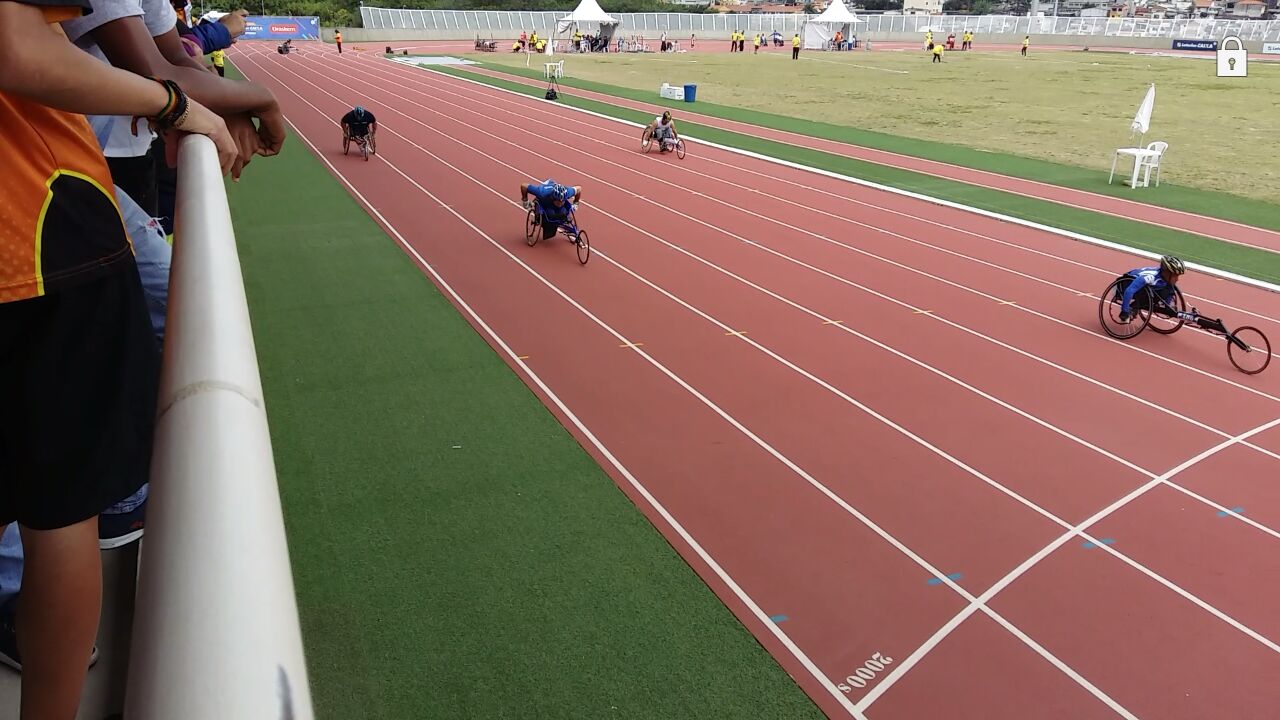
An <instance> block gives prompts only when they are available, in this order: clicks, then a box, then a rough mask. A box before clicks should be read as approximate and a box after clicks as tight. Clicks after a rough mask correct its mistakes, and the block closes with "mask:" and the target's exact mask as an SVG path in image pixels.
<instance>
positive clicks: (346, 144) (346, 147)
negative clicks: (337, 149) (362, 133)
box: [342, 135, 351, 155]
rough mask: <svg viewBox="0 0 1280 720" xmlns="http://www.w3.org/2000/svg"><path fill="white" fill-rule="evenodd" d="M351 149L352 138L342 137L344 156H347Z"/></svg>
mask: <svg viewBox="0 0 1280 720" xmlns="http://www.w3.org/2000/svg"><path fill="white" fill-rule="evenodd" d="M350 149H351V138H349V137H347V136H346V135H343V136H342V154H343V155H346V154H347V151H348V150H350Z"/></svg>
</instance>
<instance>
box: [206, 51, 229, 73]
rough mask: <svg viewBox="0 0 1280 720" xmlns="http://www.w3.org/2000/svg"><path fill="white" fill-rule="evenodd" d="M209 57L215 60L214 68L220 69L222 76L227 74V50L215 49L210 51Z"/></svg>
mask: <svg viewBox="0 0 1280 720" xmlns="http://www.w3.org/2000/svg"><path fill="white" fill-rule="evenodd" d="M209 59H210V60H212V61H213V69H214V70H217V71H218V75H219V76H221V77H226V76H227V52H226V51H225V50H214V51H213V52H211V53H209Z"/></svg>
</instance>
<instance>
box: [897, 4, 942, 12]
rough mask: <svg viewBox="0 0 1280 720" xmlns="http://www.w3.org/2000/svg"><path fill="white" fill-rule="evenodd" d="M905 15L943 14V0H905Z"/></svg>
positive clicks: (903, 7)
mask: <svg viewBox="0 0 1280 720" xmlns="http://www.w3.org/2000/svg"><path fill="white" fill-rule="evenodd" d="M902 14H903V15H941V14H942V0H903V2H902Z"/></svg>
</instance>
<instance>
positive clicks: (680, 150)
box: [676, 140, 684, 160]
mask: <svg viewBox="0 0 1280 720" xmlns="http://www.w3.org/2000/svg"><path fill="white" fill-rule="evenodd" d="M676 157H678V158H680V159H681V160H683V159H684V140H676Z"/></svg>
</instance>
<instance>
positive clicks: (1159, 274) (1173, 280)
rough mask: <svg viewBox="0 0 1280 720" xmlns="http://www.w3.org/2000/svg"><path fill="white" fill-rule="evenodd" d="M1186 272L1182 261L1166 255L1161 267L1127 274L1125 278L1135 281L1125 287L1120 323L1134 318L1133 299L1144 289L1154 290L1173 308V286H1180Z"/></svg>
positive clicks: (1121, 299) (1131, 271) (1141, 269)
mask: <svg viewBox="0 0 1280 720" xmlns="http://www.w3.org/2000/svg"><path fill="white" fill-rule="evenodd" d="M1186 271H1187V269H1186V267H1185V266H1184V265H1183V264H1182V261H1181V260H1179V259H1178V258H1176V257H1173V256H1172V255H1165V256H1164V257H1162V258H1160V265H1159V266H1157V267H1144V268H1137V269H1135V270H1130V271H1129V272H1127V273H1125V277H1130V278H1133V280H1132V281H1130V283H1129V284H1128V286H1127V287H1125V289H1124V295H1122V296H1121V298H1120V301H1121V302H1120V322H1129V318H1130V317H1131V316H1132V310H1133V308H1132V306H1131V303H1132V302H1133V298H1134V296H1136V295H1137V294H1138V292H1140V291H1141V290H1142V288H1144V287H1149V288H1151V289H1152V290H1154V291H1155V292H1156V294H1157V295H1159V296H1160V299H1161V300H1163V301H1164V302H1166V303H1168V304H1169V306H1170V307H1173V306H1174V298H1173V286H1174V285H1177V284H1178V278H1180V277H1181V276H1182V274H1183V273H1185V272H1186Z"/></svg>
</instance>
